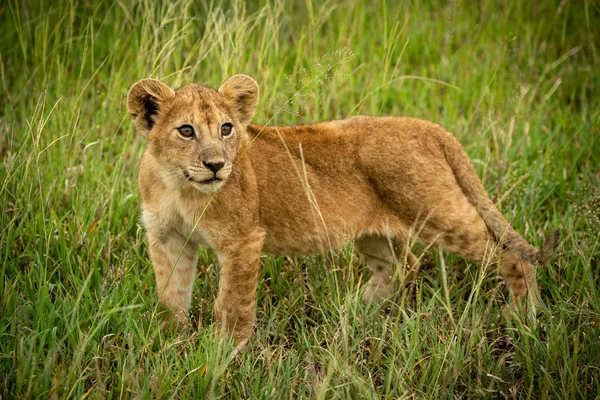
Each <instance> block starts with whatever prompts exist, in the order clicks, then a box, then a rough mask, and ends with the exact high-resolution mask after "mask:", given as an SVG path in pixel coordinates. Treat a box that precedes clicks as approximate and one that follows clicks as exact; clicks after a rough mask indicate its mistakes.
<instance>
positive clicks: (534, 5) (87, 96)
mask: <svg viewBox="0 0 600 400" xmlns="http://www.w3.org/2000/svg"><path fill="white" fill-rule="evenodd" d="M134 3H135V4H128V2H127V1H116V2H110V1H97V2H96V1H84V2H72V1H50V2H47V1H43V2H40V1H14V0H13V1H8V3H6V2H3V3H2V4H1V5H0V25H1V26H2V27H3V28H2V31H1V33H0V58H1V61H2V62H1V63H0V68H1V69H0V113H1V115H0V162H1V163H2V168H1V169H0V204H1V206H0V207H1V213H0V263H1V269H0V294H1V296H0V396H1V397H2V398H13V397H21V398H29V397H42V398H46V397H58V398H63V397H87V396H89V397H92V398H104V397H109V398H116V397H125V398H127V397H150V396H153V397H157V398H163V397H176V398H198V397H202V396H204V395H210V396H213V397H233V398H237V397H245V398H257V397H258V398H271V397H275V398H278V397H294V398H295V397H298V396H303V397H314V398H346V397H352V398H362V397H366V398H377V397H386V398H398V397H416V398H421V397H453V396H462V397H515V398H529V397H533V398H596V399H597V398H598V392H599V391H600V316H599V314H600V278H599V275H600V265H599V258H600V257H599V256H600V240H599V236H600V191H599V189H598V188H599V184H600V136H599V126H600V102H599V100H600V89H599V88H600V72H599V71H600V54H599V50H600V49H599V46H598V44H599V43H600V28H599V27H600V10H599V6H598V4H597V3H596V4H594V2H593V1H586V0H582V1H561V2H553V1H546V2H544V1H536V2H526V1H519V0H509V1H504V2H496V1H491V0H484V1H480V2H469V1H451V2H437V1H425V2H406V3H405V4H404V5H400V6H399V5H395V3H396V2H391V3H393V4H384V3H379V2H374V3H373V4H371V5H366V4H365V2H359V1H353V0H348V1H342V2H338V1H325V2H323V1H318V2H312V1H311V0H306V1H305V2H301V1H299V2H293V3H289V2H284V1H281V0H260V1H258V2H252V3H251V4H246V5H245V6H244V5H243V2H242V1H237V0H233V1H232V2H226V3H223V4H217V3H216V2H215V3H212V5H204V6H202V5H198V4H194V3H195V2H193V1H191V0H174V1H172V2H165V3H164V4H163V5H158V3H156V2H151V1H145V0H140V1H136V2H134ZM198 3H200V2H198ZM409 3H411V4H409ZM412 3H414V4H412ZM234 73H247V74H249V75H251V76H253V77H255V78H256V80H257V81H258V82H259V84H260V85H261V95H262V97H261V101H260V104H259V111H258V113H257V117H256V118H255V121H256V122H260V123H270V124H288V123H298V122H309V121H315V120H324V119H333V118H341V117H345V116H350V115H357V114H371V115H408V116H415V117H420V118H424V119H430V120H433V121H435V122H437V123H440V124H442V125H444V126H445V127H446V128H447V129H448V130H450V131H452V132H454V133H455V134H456V136H457V137H458V138H459V139H460V140H461V142H462V143H463V144H464V146H465V148H466V149H467V152H468V153H469V155H470V156H471V158H472V160H473V162H474V164H475V166H476V168H477V169H478V172H479V173H480V176H481V178H482V180H483V181H484V184H485V185H486V187H487V188H488V190H489V192H490V194H491V195H492V196H494V198H495V199H496V201H497V204H498V207H499V208H501V210H502V212H503V213H504V214H505V216H506V217H507V219H508V220H510V221H512V223H513V225H514V226H515V227H516V229H517V230H518V231H519V232H521V233H522V234H523V235H524V237H526V238H527V239H528V240H529V241H531V242H532V243H533V244H535V245H537V246H539V245H540V244H541V243H542V239H543V235H544V233H548V232H549V231H550V230H551V229H560V231H561V233H562V235H563V236H562V242H561V245H560V247H559V251H558V256H557V257H556V258H555V259H554V261H553V262H552V263H551V264H550V265H548V266H543V267H541V268H539V269H538V279H539V281H540V284H541V286H542V297H543V300H544V302H545V307H543V308H542V309H541V314H540V316H539V321H538V323H537V325H535V326H534V325H532V324H529V325H523V324H521V323H519V321H517V320H506V319H504V318H503V317H502V316H501V309H502V306H503V304H505V301H506V293H505V290H504V288H503V286H502V285H501V283H500V281H499V280H498V278H496V277H495V274H494V271H491V270H490V269H489V268H488V269H486V268H480V267H478V266H476V265H470V264H468V263H465V262H464V261H462V260H459V259H457V258H455V257H453V256H452V255H449V254H442V253H440V252H438V251H437V250H435V251H429V252H428V253H427V254H426V258H428V259H429V260H430V263H429V264H430V265H431V266H432V267H431V268H428V269H426V270H425V271H422V273H421V274H420V277H419V279H418V281H417V284H416V285H415V286H414V287H413V288H412V289H411V291H406V292H405V295H404V297H400V298H399V299H400V300H399V302H400V307H399V310H401V311H393V310H392V311H389V310H385V309H380V308H377V307H370V306H369V307H367V306H364V305H363V304H362V302H361V301H360V299H361V285H362V283H363V282H364V281H366V277H367V276H368V273H367V271H366V270H365V268H364V267H362V266H361V265H360V263H359V262H358V260H357V259H356V257H355V256H354V255H353V253H352V250H351V246H349V247H348V248H346V249H344V250H343V251H341V252H340V253H339V254H338V255H337V256H336V257H335V258H334V259H331V258H329V257H328V258H326V259H325V258H323V257H317V256H315V257H312V258H300V259H287V258H272V257H264V258H263V262H264V269H263V272H262V276H261V280H260V285H259V293H258V299H257V304H258V320H257V329H256V334H255V335H254V336H253V338H252V340H251V342H250V343H249V345H248V346H247V348H246V350H245V351H244V352H243V353H240V354H237V355H236V354H235V352H234V351H233V347H232V344H231V343H229V342H227V341H222V340H218V337H217V335H216V334H215V332H214V329H212V324H213V322H214V319H213V314H212V311H211V305H212V303H213V301H214V297H215V294H216V286H217V281H218V266H217V265H216V261H215V258H214V256H213V254H212V253H211V252H210V251H207V250H202V253H201V259H200V268H199V272H198V280H197V284H196V288H195V299H194V309H193V318H194V319H195V321H198V325H199V326H200V328H199V329H198V331H197V332H195V333H193V334H191V335H188V336H178V335H177V334H176V333H174V332H170V333H169V332H167V333H164V332H161V331H159V330H158V328H157V323H156V314H155V306H156V293H155V286H154V279H153V276H152V269H151V265H150V262H149V258H148V253H147V248H146V245H145V243H144V239H143V229H142V227H141V226H140V224H139V222H138V216H139V195H138V192H137V189H136V183H135V179H136V169H137V162H138V160H139V158H140V155H141V152H142V150H143V147H144V141H143V139H142V138H140V137H136V136H135V135H134V133H133V128H132V124H131V122H130V117H129V116H128V115H127V113H126V110H125V107H124V99H125V96H126V94H127V89H128V87H129V86H130V85H131V84H132V83H133V82H135V81H136V80H137V79H140V78H143V77H148V76H152V77H158V78H161V79H164V80H165V81H166V82H167V83H169V84H171V85H173V86H177V85H180V84H183V83H186V82H190V81H195V82H198V83H204V84H207V85H210V86H218V85H219V84H220V83H221V82H222V81H223V80H224V79H225V78H227V77H228V76H230V75H232V74H234ZM407 190H410V188H407ZM416 250H418V249H416ZM434 265H435V266H434Z"/></svg>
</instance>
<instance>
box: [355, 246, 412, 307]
mask: <svg viewBox="0 0 600 400" xmlns="http://www.w3.org/2000/svg"><path fill="white" fill-rule="evenodd" d="M354 247H355V249H356V251H357V252H358V254H359V255H360V257H361V258H362V259H363V261H364V262H365V264H367V267H368V268H369V271H370V272H371V279H370V280H369V281H368V282H367V286H366V288H365V293H364V300H365V302H371V301H373V302H381V301H383V300H385V299H387V298H389V296H390V295H391V293H392V291H393V289H394V273H395V272H396V271H395V267H396V266H398V265H401V266H403V267H402V268H400V270H399V271H400V272H401V275H402V276H400V277H399V278H400V282H401V284H402V285H406V284H408V283H410V282H411V281H412V280H413V279H414V278H415V276H416V275H417V273H418V271H419V260H418V259H417V257H415V255H414V254H412V253H411V252H410V250H408V248H407V247H406V246H405V243H404V241H402V240H401V239H400V238H389V237H386V236H379V235H365V236H362V237H360V238H358V239H357V240H356V241H355V243H354ZM405 261H406V263H405Z"/></svg>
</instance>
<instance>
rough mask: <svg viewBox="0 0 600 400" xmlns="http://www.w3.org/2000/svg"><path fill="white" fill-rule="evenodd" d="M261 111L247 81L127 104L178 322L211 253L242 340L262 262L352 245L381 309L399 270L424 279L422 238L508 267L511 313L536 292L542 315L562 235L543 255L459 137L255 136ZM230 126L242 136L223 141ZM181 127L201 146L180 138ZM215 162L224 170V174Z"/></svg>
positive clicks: (425, 125) (153, 90)
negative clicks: (144, 143)
mask: <svg viewBox="0 0 600 400" xmlns="http://www.w3.org/2000/svg"><path fill="white" fill-rule="evenodd" d="M257 102H258V85H257V84H256V82H255V81H254V80H253V79H252V78H250V77H248V76H245V75H236V76H234V77H232V78H230V79H229V80H227V81H226V82H225V83H224V84H223V85H222V86H221V88H220V89H219V90H218V91H215V90H213V89H209V88H206V87H202V86H198V85H195V84H189V85H186V86H184V87H182V88H180V89H177V90H175V91H174V90H172V89H170V88H169V87H168V86H166V85H165V84H163V83H162V82H160V81H158V80H155V79H145V80H142V81H140V82H138V83H136V84H135V85H134V86H133V87H132V88H131V90H130V92H129V96H128V108H129V111H130V113H132V115H133V116H134V124H135V126H136V128H137V130H138V131H140V132H142V133H143V134H144V136H146V137H147V139H148V147H147V149H146V152H145V153H144V156H143V158H142V160H141V164H140V170H139V185H140V191H141V194H142V200H143V210H144V211H143V220H144V223H145V225H146V229H147V232H148V241H149V244H150V255H151V258H152V263H153V265H154V270H155V276H156V282H157V290H158V293H159V297H160V302H161V304H163V305H164V306H165V307H166V308H167V309H169V310H170V311H171V315H172V317H173V318H174V319H178V320H182V321H184V320H185V319H186V315H187V312H188V311H189V308H190V299H191V290H192V284H193V280H194V276H195V269H196V263H197V248H198V246H200V245H206V246H210V247H211V248H212V249H213V250H214V251H215V253H216V254H217V256H218V259H219V262H220V264H221V277H220V284H219V293H218V297H217V301H216V304H215V311H216V315H217V317H218V318H219V319H220V320H222V321H223V323H224V326H225V327H226V328H227V330H228V331H229V332H232V333H233V334H234V335H236V336H237V337H239V338H246V337H248V335H249V334H250V333H251V331H252V326H253V322H254V318H255V311H254V298H255V292H256V286H257V279H258V273H259V268H260V253H261V251H263V252H267V253H272V254H288V255H301V254H310V253H319V252H320V253H323V252H325V251H327V250H328V249H330V248H337V247H340V246H341V245H342V244H344V243H345V242H348V241H354V242H355V247H356V250H357V251H358V252H359V254H361V256H362V257H363V259H364V260H365V262H366V264H367V266H368V267H369V270H370V272H371V274H372V277H371V280H370V281H369V282H368V284H367V288H366V290H365V299H367V300H369V299H375V300H379V299H383V298H385V297H387V296H388V295H389V294H390V292H391V291H392V288H393V282H394V277H393V275H394V269H393V266H394V265H395V264H396V263H400V264H401V265H405V267H406V268H405V271H404V273H402V274H401V275H402V276H401V277H400V281H401V282H402V283H407V282H409V281H410V280H411V279H412V278H414V276H415V275H416V273H417V271H418V267H419V265H418V260H417V259H416V257H415V256H414V255H413V254H412V253H411V252H410V250H409V246H407V242H408V241H409V240H410V239H411V238H412V237H414V236H415V235H417V236H418V237H419V238H420V240H422V241H423V242H425V243H426V244H436V245H439V246H441V247H443V248H446V249H448V250H451V251H453V252H455V253H457V254H459V255H460V256H462V257H465V258H467V259H469V260H473V261H476V262H480V263H481V262H484V261H485V260H489V259H494V258H493V256H494V255H499V256H498V259H499V260H497V261H498V265H499V270H500V273H501V274H502V276H503V277H504V279H505V280H506V282H507V284H508V288H509V290H510V292H511V295H512V304H513V305H518V304H519V303H520V301H521V299H523V298H524V297H525V296H526V295H527V294H528V293H530V294H532V295H533V296H532V297H533V299H534V301H536V302H537V297H538V291H537V284H536V280H535V270H534V267H533V264H534V263H536V262H539V261H542V262H545V261H547V259H548V258H549V257H550V255H551V254H552V250H553V249H554V247H555V245H556V242H557V238H558V236H557V235H556V234H553V235H552V237H551V240H549V241H548V242H547V245H546V246H545V247H544V249H543V250H542V251H538V250H537V249H535V248H534V247H532V246H531V245H530V244H529V243H527V242H526V241H525V240H524V239H523V238H521V236H519V234H518V233H516V232H515V231H514V230H513V229H512V228H511V227H510V224H509V223H508V222H506V220H505V219H504V218H503V217H502V215H501V214H500V213H499V212H498V210H497V209H496V208H495V207H494V205H493V203H492V202H491V200H490V199H489V197H488V195H487V193H486V191H485V189H484V188H483V186H482V184H481V182H480V180H479V178H478V177H477V174H476V172H475V169H474V168H473V166H472V164H471V162H470V161H469V158H468V156H467V155H466V153H465V152H464V150H463V149H462V147H461V145H460V144H459V143H458V141H457V140H456V139H455V138H454V136H452V135H451V134H450V133H448V132H446V131H445V130H444V129H443V128H441V127H440V126H438V125H435V124H433V123H431V122H427V121H423V120H419V119H415V118H390V117H382V118H373V117H354V118H350V119H346V120H339V121H330V122H323V123H317V124H312V125H304V126H282V127H273V126H259V125H252V124H250V121H251V119H252V117H253V115H254V109H255V106H256V104H257ZM226 123H231V124H233V133H232V134H231V136H229V137H222V135H221V129H222V128H221V126H222V125H223V124H226ZM183 125H189V126H191V127H193V129H194V131H195V136H194V137H192V138H184V137H182V136H181V134H180V133H179V131H178V128H179V127H181V126H183ZM211 163H212V164H213V165H214V164H219V165H222V168H221V169H219V170H218V171H217V172H216V175H214V174H213V171H211V170H210V168H207V165H209V164H211ZM213 176H215V177H216V178H218V180H215V181H212V182H209V183H202V182H203V181H205V180H207V179H209V178H212V177H213ZM498 247H499V248H500V249H501V250H500V251H498V250H497V249H498Z"/></svg>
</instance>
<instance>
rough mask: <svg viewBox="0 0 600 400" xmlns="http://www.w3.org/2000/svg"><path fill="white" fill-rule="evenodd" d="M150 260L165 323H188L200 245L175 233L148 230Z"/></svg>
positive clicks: (172, 231) (150, 228) (171, 231)
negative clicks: (163, 311)
mask: <svg viewBox="0 0 600 400" xmlns="http://www.w3.org/2000/svg"><path fill="white" fill-rule="evenodd" d="M148 228H149V229H148V242H149V249H150V258H151V259H152V265H153V267H154V275H155V277H156V290H157V292H158V297H159V302H160V304H161V306H162V307H163V308H164V309H166V310H167V313H168V314H167V316H166V319H165V323H167V324H171V323H175V324H177V325H184V326H185V325H187V324H188V312H189V310H190V305H191V299H192V287H193V285H194V278H195V274H196V265H197V264H198V247H199V246H198V244H197V243H195V242H193V241H192V240H189V238H185V237H183V235H181V234H180V233H178V232H176V231H174V230H168V231H165V230H162V229H161V230H158V229H152V227H151V226H149V227H148Z"/></svg>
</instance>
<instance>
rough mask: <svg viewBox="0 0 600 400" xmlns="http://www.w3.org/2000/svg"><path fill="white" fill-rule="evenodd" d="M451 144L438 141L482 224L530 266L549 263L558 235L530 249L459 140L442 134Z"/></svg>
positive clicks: (552, 235)
mask: <svg viewBox="0 0 600 400" xmlns="http://www.w3.org/2000/svg"><path fill="white" fill-rule="evenodd" d="M444 133H445V135H447V137H450V140H444V141H443V142H442V141H440V145H441V148H442V149H443V151H444V153H445V155H446V161H447V162H448V164H449V165H450V168H452V171H453V172H454V176H455V178H456V181H457V182H458V185H459V186H460V187H461V189H462V190H463V192H464V193H465V195H466V196H467V198H468V199H469V201H470V202H471V204H473V205H474V206H475V207H477V209H478V211H479V214H480V215H481V217H482V218H483V220H484V222H485V224H486V225H487V226H488V228H489V229H490V230H491V231H492V233H493V234H494V236H495V237H496V238H497V240H498V241H499V242H503V243H504V245H505V246H506V247H508V248H510V249H512V250H514V251H516V252H517V254H518V255H519V257H521V258H522V259H523V260H526V261H528V262H530V263H533V264H536V263H537V264H545V263H547V262H548V261H550V258H551V257H552V255H553V254H554V250H555V248H556V246H557V245H558V240H559V237H560V234H559V233H558V231H553V232H552V233H551V234H550V236H549V237H548V238H547V239H546V242H545V243H544V245H543V247H542V249H541V250H538V249H536V248H535V247H533V246H532V245H531V244H529V242H527V241H526V240H525V239H523V238H522V237H521V235H519V234H518V233H517V232H516V231H515V230H514V229H513V228H512V227H511V226H510V224H509V223H508V221H506V219H505V218H504V216H503V215H502V214H501V213H500V211H498V209H497V208H496V206H495V205H494V203H493V202H492V200H491V199H490V198H489V196H488V194H487V192H486V190H485V188H484V187H483V184H482V183H481V181H480V180H479V177H478V176H477V172H476V171H475V168H474V167H473V164H471V160H470V159H469V156H468V155H467V153H466V152H465V150H464V149H463V147H462V146H461V145H460V143H459V142H458V140H457V139H456V138H455V137H454V136H453V135H452V134H450V133H448V132H444Z"/></svg>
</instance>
